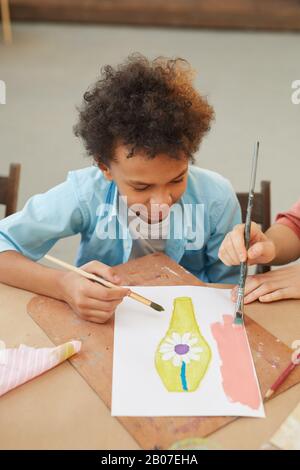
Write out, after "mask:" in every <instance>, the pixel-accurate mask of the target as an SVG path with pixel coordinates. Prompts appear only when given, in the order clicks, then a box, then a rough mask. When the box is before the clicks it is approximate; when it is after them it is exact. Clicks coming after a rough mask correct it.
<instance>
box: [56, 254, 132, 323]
mask: <svg viewBox="0 0 300 470" xmlns="http://www.w3.org/2000/svg"><path fill="white" fill-rule="evenodd" d="M81 269H83V270H84V271H87V272H89V273H92V274H95V275H98V276H100V277H103V278H104V279H107V280H108V281H110V282H113V283H114V284H120V283H121V279H120V278H119V277H118V276H117V275H116V274H115V272H114V270H113V268H111V267H110V266H107V265H106V264H103V263H100V262H99V261H91V262H90V263H87V264H85V265H83V266H81ZM61 284H62V290H63V298H64V300H65V301H66V302H67V303H68V304H69V305H70V307H71V308H72V309H73V310H74V312H75V313H77V315H79V316H80V317H81V318H82V319H83V320H88V321H92V322H95V323H105V322H106V321H107V320H108V319H109V318H110V317H111V316H112V315H113V314H114V312H115V310H116V308H117V306H118V305H119V303H121V302H122V300H123V298H124V297H125V296H126V295H128V294H129V292H130V289H127V288H124V287H116V288H107V287H104V286H102V285H101V284H98V283H97V282H93V281H90V280H89V279H86V278H84V277H82V276H80V275H79V274H76V273H73V272H67V273H65V274H64V276H63V277H62V280H61Z"/></svg>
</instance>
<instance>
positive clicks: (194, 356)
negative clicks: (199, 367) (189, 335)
mask: <svg viewBox="0 0 300 470" xmlns="http://www.w3.org/2000/svg"><path fill="white" fill-rule="evenodd" d="M190 358H191V359H192V360H193V361H200V356H199V355H198V354H191V355H190Z"/></svg>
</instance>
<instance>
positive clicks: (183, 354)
mask: <svg viewBox="0 0 300 470" xmlns="http://www.w3.org/2000/svg"><path fill="white" fill-rule="evenodd" d="M198 341H199V339H198V338H195V337H193V336H192V334H191V333H184V334H183V335H180V334H179V333H172V336H171V337H167V338H166V339H165V341H164V342H163V343H162V345H161V346H160V348H159V352H160V353H161V354H162V359H163V360H164V361H169V360H172V362H173V365H174V366H176V367H180V366H181V365H182V363H183V362H185V364H188V363H189V362H190V361H199V360H200V354H199V353H201V352H202V351H203V349H202V348H201V347H200V346H197V343H198Z"/></svg>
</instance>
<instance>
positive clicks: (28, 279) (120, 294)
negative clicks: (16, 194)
mask: <svg viewBox="0 0 300 470" xmlns="http://www.w3.org/2000/svg"><path fill="white" fill-rule="evenodd" d="M87 214H88V210H87V209H86V210H84V208H83V207H80V204H79V201H78V200H77V198H76V194H75V193H74V190H73V188H72V182H70V181H66V182H65V183H63V184H61V185H59V186H56V187H55V188H53V189H51V190H50V191H48V192H47V193H45V194H40V195H37V196H34V197H33V198H31V199H30V200H29V201H28V203H27V204H26V205H25V207H24V209H23V210H22V211H20V212H18V213H16V214H13V215H12V216H10V217H7V218H6V219H3V220H1V221H0V282H3V283H5V284H8V285H11V286H14V287H19V288H22V289H26V290H29V291H32V292H35V293H38V294H43V295H47V296H50V297H54V298H57V299H60V300H64V301H65V302H67V303H68V304H69V305H70V306H71V308H72V309H73V310H74V311H75V312H76V313H77V314H78V315H80V316H81V317H82V318H83V319H85V320H90V321H94V322H98V323H103V322H104V321H106V320H107V319H108V318H110V317H111V315H112V314H113V313H114V311H115V309H116V307H117V305H118V304H119V303H120V302H121V300H122V299H123V298H124V296H125V295H127V294H128V292H129V290H128V289H125V288H119V287H116V288H113V289H107V288H105V287H103V286H101V285H100V284H97V283H94V282H91V281H89V280H88V279H85V278H83V277H82V276H80V275H78V274H76V273H72V272H71V273H69V272H62V271H59V270H56V269H51V268H47V267H45V266H42V265H40V264H38V263H35V262H34V260H38V259H40V258H42V257H43V256H44V255H45V254H46V253H47V251H49V250H50V248H52V246H53V245H54V244H55V242H56V241H57V240H58V239H60V238H63V237H67V236H70V235H74V234H76V233H79V232H82V231H84V230H86V228H87V227H88V225H87V224H88V221H89V218H88V217H87V216H86V215H87ZM82 268H83V269H85V270H86V271H88V272H91V273H94V274H96V275H99V276H103V277H105V278H106V279H108V280H110V281H111V282H113V283H115V284H119V283H120V282H121V281H120V279H116V278H115V274H114V271H113V269H112V268H110V267H109V266H106V265H104V264H103V263H100V262H97V261H92V262H90V263H88V264H87V265H85V266H83V267H82Z"/></svg>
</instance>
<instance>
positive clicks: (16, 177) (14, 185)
mask: <svg viewBox="0 0 300 470" xmlns="http://www.w3.org/2000/svg"><path fill="white" fill-rule="evenodd" d="M20 173H21V165H20V164H19V163H14V164H11V165H10V168H9V176H0V204H3V205H5V206H6V208H5V217H7V216H9V215H11V214H13V213H14V212H16V210H17V201H18V192H19V182H20Z"/></svg>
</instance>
